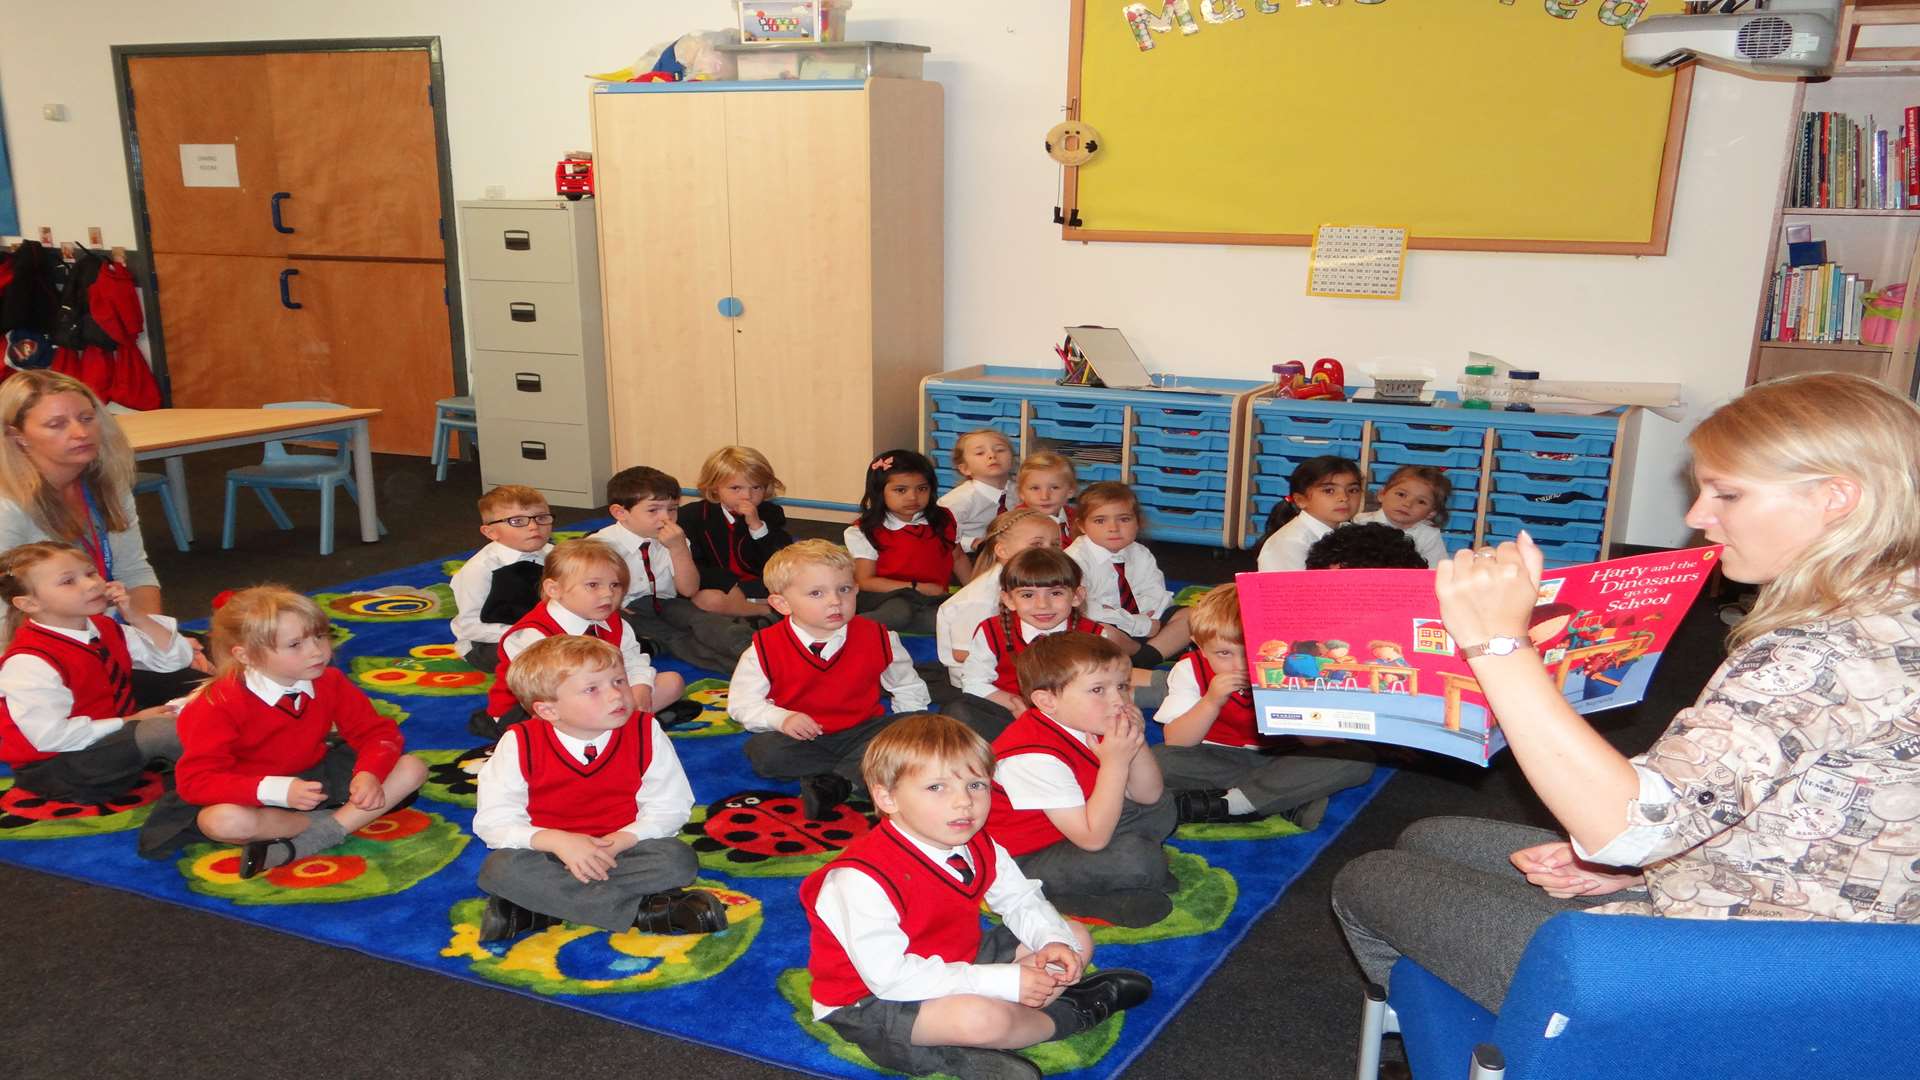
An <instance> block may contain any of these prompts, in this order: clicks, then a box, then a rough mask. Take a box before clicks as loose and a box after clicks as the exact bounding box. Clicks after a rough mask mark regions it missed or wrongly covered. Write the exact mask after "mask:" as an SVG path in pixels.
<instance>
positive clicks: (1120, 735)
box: [1093, 705, 1147, 768]
mask: <svg viewBox="0 0 1920 1080" xmlns="http://www.w3.org/2000/svg"><path fill="white" fill-rule="evenodd" d="M1146 745H1147V732H1146V726H1145V724H1144V722H1143V721H1142V720H1141V718H1140V710H1139V709H1136V708H1134V707H1133V706H1131V705H1129V706H1127V707H1126V709H1124V710H1123V711H1122V712H1121V713H1120V715H1119V716H1117V717H1115V718H1114V720H1113V724H1112V725H1111V726H1110V727H1109V728H1108V729H1107V733H1106V735H1104V736H1102V737H1101V739H1100V743H1099V745H1098V746H1095V747H1094V748H1093V752H1094V755H1095V756H1097V757H1098V758H1099V759H1100V767H1101V768H1105V767H1107V766H1108V765H1116V764H1117V765H1119V766H1121V767H1122V768H1124V767H1126V765H1127V764H1128V763H1130V762H1132V761H1133V756H1134V755H1135V754H1137V753H1139V752H1140V750H1141V748H1142V747H1144V746H1146Z"/></svg>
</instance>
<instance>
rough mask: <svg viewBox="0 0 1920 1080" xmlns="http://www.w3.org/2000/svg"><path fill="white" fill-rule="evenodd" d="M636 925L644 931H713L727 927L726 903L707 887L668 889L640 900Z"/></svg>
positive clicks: (708, 932) (677, 932)
mask: <svg viewBox="0 0 1920 1080" xmlns="http://www.w3.org/2000/svg"><path fill="white" fill-rule="evenodd" d="M633 928H634V929H635V930H638V931H640V932H641V933H643V934H714V933H718V932H720V931H722V930H725V929H726V928H727V905H726V904H725V903H723V902H722V901H721V899H720V898H719V897H717V896H715V895H713V894H712V893H710V892H707V891H706V890H704V889H668V890H667V891H666V892H657V893H654V894H653V895H651V896H647V897H643V898H642V899H641V900H640V914H639V915H638V916H637V917H636V918H635V919H634V920H633Z"/></svg>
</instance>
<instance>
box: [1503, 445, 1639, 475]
mask: <svg viewBox="0 0 1920 1080" xmlns="http://www.w3.org/2000/svg"><path fill="white" fill-rule="evenodd" d="M1493 456H1494V460H1495V462H1496V463H1498V465H1499V466H1500V468H1502V469H1505V470H1506V471H1508V472H1517V473H1530V474H1534V475H1546V474H1552V475H1554V476H1585V477H1594V478H1604V477H1606V476H1608V475H1609V474H1611V473H1612V472H1613V459H1612V458H1603V457H1563V456H1561V455H1559V454H1540V453H1535V452H1533V451H1529V450H1499V451H1495V453H1494V455H1493Z"/></svg>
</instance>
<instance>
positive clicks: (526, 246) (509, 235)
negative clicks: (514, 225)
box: [503, 229, 533, 251]
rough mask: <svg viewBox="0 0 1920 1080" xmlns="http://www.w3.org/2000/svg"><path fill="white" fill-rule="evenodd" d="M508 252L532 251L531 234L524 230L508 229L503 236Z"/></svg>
mask: <svg viewBox="0 0 1920 1080" xmlns="http://www.w3.org/2000/svg"><path fill="white" fill-rule="evenodd" d="M503 236H504V237H505V239H506V242H507V250H508V251H532V250H533V234H532V233H530V232H528V231H527V230H525V229H508V230H506V232H505V233H504V234H503Z"/></svg>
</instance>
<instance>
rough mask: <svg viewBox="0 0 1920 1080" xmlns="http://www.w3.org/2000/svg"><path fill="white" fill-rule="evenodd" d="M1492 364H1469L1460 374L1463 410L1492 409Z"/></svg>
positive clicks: (1461, 405)
mask: <svg viewBox="0 0 1920 1080" xmlns="http://www.w3.org/2000/svg"><path fill="white" fill-rule="evenodd" d="M1493 381H1494V379H1493V365H1492V364H1468V365H1467V366H1466V370H1464V371H1462V372H1461V373H1460V407H1461V408H1463V409H1490V408H1492V407H1493V405H1492V403H1491V400H1490V398H1491V391H1492V389H1493V386H1492V384H1493Z"/></svg>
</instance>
